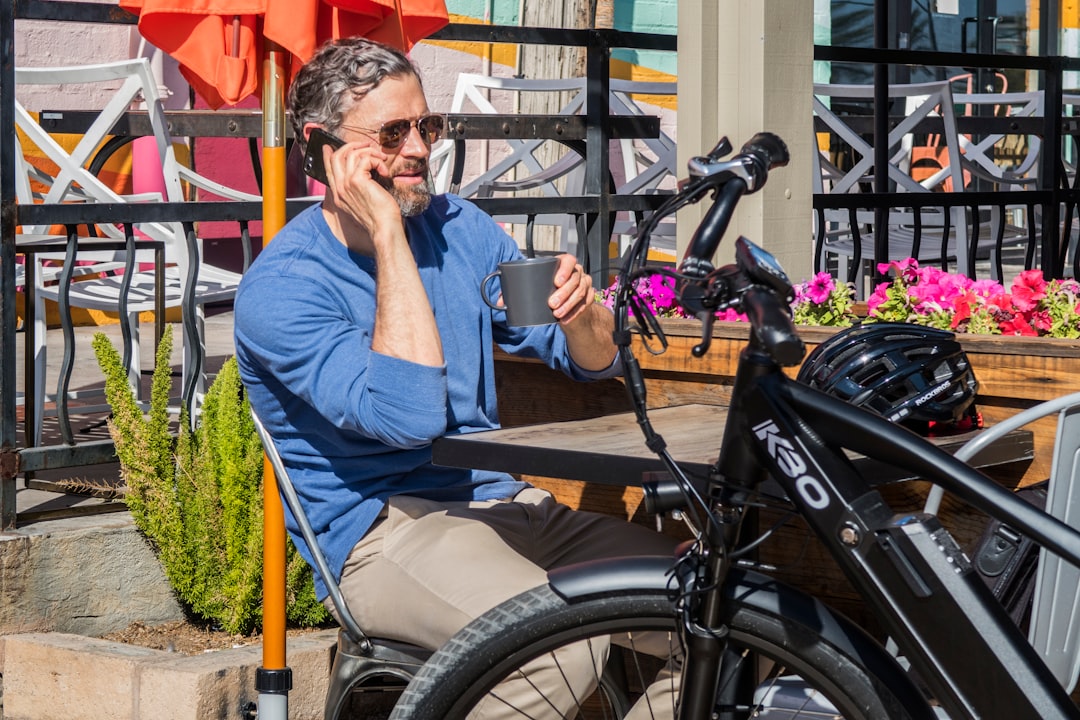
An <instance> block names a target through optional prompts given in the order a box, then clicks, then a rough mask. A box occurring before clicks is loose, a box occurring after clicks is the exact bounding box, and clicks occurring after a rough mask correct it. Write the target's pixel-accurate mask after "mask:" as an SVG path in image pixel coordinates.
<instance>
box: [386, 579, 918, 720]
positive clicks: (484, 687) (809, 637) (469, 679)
mask: <svg viewBox="0 0 1080 720" xmlns="http://www.w3.org/2000/svg"><path fill="white" fill-rule="evenodd" d="M725 620H726V623H727V624H728V626H729V627H730V641H731V643H732V647H733V649H737V650H740V651H748V652H749V653H750V655H749V656H748V657H752V658H754V659H755V660H757V661H758V664H756V665H755V666H754V667H755V670H756V671H761V670H763V669H765V668H766V665H769V666H774V667H775V668H785V670H780V671H773V672H771V673H769V674H767V675H766V676H765V677H766V678H768V677H771V676H775V677H773V680H774V681H776V684H774V685H773V686H772V688H770V687H769V686H768V685H767V684H762V685H758V686H757V692H756V693H755V697H758V696H761V697H769V698H771V701H770V702H771V703H772V704H770V705H768V706H765V708H767V712H765V714H761V715H754V714H753V709H752V708H751V707H744V708H730V707H729V708H728V710H729V711H730V713H729V715H724V717H727V716H731V717H761V718H766V719H767V718H775V719H777V720H780V719H781V718H782V719H783V720H796V719H797V718H803V717H806V718H811V717H813V718H819V717H823V716H822V715H818V714H811V713H810V711H809V709H807V710H803V711H800V710H799V709H798V708H794V709H788V710H781V709H779V707H778V705H777V703H779V702H780V700H781V698H779V697H778V696H777V694H776V693H777V692H781V693H782V692H783V689H784V688H786V689H787V690H794V692H795V693H796V694H797V695H799V696H800V697H802V698H804V700H803V702H807V703H809V702H810V701H807V700H805V698H806V697H809V696H810V692H806V691H807V689H808V688H809V689H811V690H812V691H813V692H820V693H821V694H822V695H824V697H826V698H828V701H829V703H831V704H832V705H833V706H835V707H836V708H839V709H840V712H838V713H835V714H830V715H828V717H843V718H848V719H849V720H908V719H909V718H911V717H912V714H909V712H908V710H907V709H906V708H905V706H904V703H903V702H901V700H899V699H898V698H897V697H896V696H895V695H894V694H893V691H892V690H891V689H890V683H892V682H893V681H894V679H890V678H880V677H876V676H874V675H873V674H871V673H870V672H868V671H867V670H866V669H865V668H864V667H863V666H862V665H861V664H860V663H859V662H858V660H856V659H855V658H853V657H851V656H850V655H849V654H847V653H846V652H845V651H844V650H843V649H841V645H842V643H838V644H834V643H832V642H830V641H829V639H828V638H824V637H822V636H821V635H820V633H819V632H818V631H815V630H814V629H812V628H810V627H807V626H804V625H800V624H799V623H798V622H796V621H794V620H792V619H791V618H788V617H784V616H781V615H778V614H775V613H770V612H768V611H767V610H765V609H762V608H759V607H754V606H752V605H751V604H748V603H745V602H743V601H742V600H740V599H738V598H733V599H732V600H731V601H730V602H729V603H728V612H727V617H726V618H725ZM657 630H659V631H662V632H672V633H673V632H674V630H675V614H674V612H673V606H672V602H671V600H670V598H669V597H668V596H667V595H666V593H664V592H661V591H656V590H653V591H648V592H642V593H638V594H622V595H619V596H599V597H591V598H586V599H581V600H576V601H574V602H567V601H566V600H565V599H563V598H562V597H560V596H559V595H558V594H556V593H555V592H554V591H553V590H552V589H551V588H550V587H549V586H542V587H539V588H535V589H533V590H530V591H528V592H526V593H523V594H521V595H519V596H517V597H515V598H512V599H511V600H508V601H507V602H505V603H503V604H502V605H500V606H498V607H497V608H495V609H494V610H492V611H491V612H489V613H487V614H485V615H484V616H482V617H480V618H478V619H477V620H476V621H474V622H472V623H470V624H469V625H468V626H466V627H465V628H464V629H463V630H462V631H461V632H459V633H458V634H457V635H455V636H454V637H453V638H451V640H450V641H449V642H448V643H447V644H446V645H444V646H443V647H442V648H441V649H440V650H439V651H438V652H436V653H435V654H434V655H433V656H432V657H431V659H430V660H429V661H428V662H427V663H426V664H425V665H424V667H423V668H422V669H421V670H420V672H419V673H418V674H417V675H416V676H415V677H414V678H413V680H412V682H411V683H410V684H409V686H408V688H407V689H406V691H405V692H404V693H403V695H402V696H401V698H400V700H399V701H398V703H397V705H396V706H395V709H394V712H393V714H392V715H391V720H457V719H459V718H464V717H466V716H467V715H468V714H469V712H470V711H471V710H472V709H473V708H474V706H475V705H476V704H477V703H478V702H479V701H480V700H481V699H483V698H484V697H486V696H487V695H488V692H489V691H490V690H491V688H492V687H494V686H495V685H497V684H498V683H499V681H500V680H502V679H503V678H505V677H507V676H508V675H510V674H513V673H515V671H516V670H517V669H518V668H519V667H520V666H521V664H522V663H523V662H524V661H527V660H529V659H531V658H534V657H537V656H539V655H543V654H546V653H549V652H551V651H552V650H555V649H557V648H561V647H564V645H565V644H566V643H567V642H568V641H581V639H583V638H601V637H603V636H607V635H610V634H613V633H619V632H638V631H657ZM676 642H677V641H676ZM623 655H625V653H623ZM640 659H641V658H640V656H639V655H637V654H633V653H632V654H631V662H630V663H629V664H630V665H631V666H633V665H635V664H636V663H637V662H638V661H639V660H640ZM766 661H767V662H766ZM787 669H790V670H791V671H794V672H797V673H798V675H800V676H802V680H803V682H802V683H800V682H799V681H797V680H796V679H794V678H791V677H789V675H790V673H789V672H788V671H787ZM633 679H634V680H636V682H637V686H638V687H639V688H641V687H647V685H648V683H649V682H650V680H649V679H648V678H642V677H639V678H633ZM594 685H595V686H596V687H601V688H602V687H603V683H602V682H601V681H600V678H599V676H597V677H596V682H595V683H590V689H591V690H595V688H594V687H593V686H594ZM814 697H815V698H816V697H819V696H814ZM575 702H576V707H575V708H572V709H571V710H570V711H569V712H566V713H562V712H556V711H549V712H545V713H536V712H535V710H534V711H531V712H530V713H528V714H522V715H517V714H514V713H513V712H511V711H509V710H508V711H507V713H506V717H536V718H539V717H544V718H547V717H580V718H585V719H587V718H590V717H606V718H609V717H621V715H619V714H618V713H614V712H611V711H610V709H609V708H607V707H606V704H605V703H604V698H603V697H601V698H599V699H597V698H596V697H593V698H591V699H587V698H577V699H575ZM590 702H591V703H592V704H593V705H601V706H604V707H603V708H601V709H603V710H605V713H604V714H596V715H590V714H587V713H586V709H587V708H589V707H591V706H590V705H589V703H590ZM807 707H809V705H808V706H807ZM818 707H819V708H820V707H821V706H818ZM648 709H649V710H653V711H654V713H655V714H654V717H668V718H670V717H673V712H672V710H671V709H670V708H651V707H650V708H648ZM575 713H576V714H575Z"/></svg>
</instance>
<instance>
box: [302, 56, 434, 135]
mask: <svg viewBox="0 0 1080 720" xmlns="http://www.w3.org/2000/svg"><path fill="white" fill-rule="evenodd" d="M405 75H412V76H413V77H415V78H416V80H417V82H419V81H420V73H419V72H418V71H417V69H416V66H414V65H413V64H412V61H410V60H409V58H408V57H406V56H405V55H404V53H402V52H401V51H399V50H397V49H396V48H393V47H390V46H389V45H383V44H382V43H378V42H375V41H373V40H368V39H366V38H343V39H340V40H331V41H329V42H327V43H325V44H324V45H323V46H322V47H320V48H319V49H318V50H317V51H316V52H315V55H314V56H313V57H312V58H311V60H309V61H308V62H307V63H306V64H305V65H304V66H303V67H302V68H300V72H299V73H297V75H296V79H295V80H293V83H292V87H291V88H289V109H290V110H291V111H292V119H291V122H292V126H293V133H294V137H295V138H296V140H297V141H298V142H299V143H300V147H301V148H303V147H305V146H306V145H307V141H306V138H305V137H304V125H306V124H308V123H315V124H316V125H320V126H322V127H324V128H326V130H327V131H328V132H331V133H333V132H334V131H335V130H337V129H338V127H340V126H341V123H342V121H343V120H344V117H345V115H346V114H347V113H348V112H349V110H351V109H352V107H353V105H354V104H355V103H356V102H357V101H358V100H360V99H361V98H363V97H364V96H365V95H366V94H367V93H369V92H371V91H372V90H374V89H375V88H376V87H378V86H379V83H381V82H382V81H383V80H385V79H386V78H388V77H401V76H405Z"/></svg>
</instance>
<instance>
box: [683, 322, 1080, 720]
mask: <svg viewBox="0 0 1080 720" xmlns="http://www.w3.org/2000/svg"><path fill="white" fill-rule="evenodd" d="M723 447H724V450H723V451H722V453H721V457H720V460H719V462H718V464H717V466H716V468H715V470H716V476H715V477H714V480H713V487H712V490H713V492H715V493H717V494H718V495H719V496H720V497H721V498H724V497H730V496H731V494H732V488H733V486H734V487H735V488H742V489H744V490H751V489H752V488H753V487H756V485H757V484H758V483H760V482H761V481H762V480H763V479H764V477H765V474H766V473H767V474H769V475H771V476H772V477H773V478H774V479H775V480H776V481H777V482H778V483H779V484H780V485H781V487H783V488H784V490H785V492H786V493H787V496H788V497H789V499H790V500H791V501H792V502H793V503H794V504H795V506H796V507H797V508H798V510H799V511H800V514H801V515H802V517H804V518H805V519H806V521H807V523H808V524H809V526H810V527H811V528H812V529H813V530H814V531H815V533H816V535H817V536H818V537H819V538H820V539H821V540H822V542H823V543H824V544H825V546H826V547H827V548H828V549H829V551H830V552H831V554H832V556H833V557H834V558H835V559H836V561H837V563H838V564H839V565H840V567H841V569H842V570H843V571H844V573H845V574H846V575H847V577H848V578H849V579H850V580H851V582H852V584H853V585H854V586H855V588H856V589H857V590H858V591H859V592H860V594H861V596H862V597H863V598H864V599H865V600H866V602H867V603H868V604H869V605H870V607H871V609H872V611H873V612H874V614H875V615H876V616H877V617H878V618H879V619H880V620H881V621H882V622H883V624H884V626H885V627H886V629H887V630H888V632H889V633H890V634H891V635H892V637H893V638H895V639H896V641H897V643H898V645H899V647H900V649H901V650H902V651H903V653H904V655H905V656H906V657H907V658H908V659H909V660H910V662H911V664H912V666H913V667H914V668H915V669H916V670H918V672H919V674H920V677H921V679H922V681H923V682H924V683H925V684H926V685H927V686H928V687H929V688H930V689H931V690H932V691H933V693H934V694H935V696H936V697H937V699H938V700H939V702H940V703H941V705H942V706H943V707H944V708H945V709H946V710H947V711H948V713H949V716H950V717H951V718H953V720H958V719H959V718H961V717H970V718H976V717H1016V718H1020V717H1025V718H1027V717H1031V718H1034V717H1038V718H1044V719H1046V718H1075V717H1078V716H1080V714H1078V712H1077V708H1076V707H1075V705H1073V703H1072V702H1071V700H1070V699H1069V697H1068V695H1067V694H1066V693H1065V691H1064V689H1063V688H1062V687H1061V685H1060V684H1059V683H1058V682H1057V680H1056V679H1055V678H1054V677H1053V675H1052V674H1051V673H1050V671H1049V670H1048V669H1047V668H1046V666H1045V665H1044V664H1043V662H1042V660H1041V659H1040V658H1039V656H1038V654H1037V653H1036V652H1035V651H1034V649H1033V648H1032V647H1031V645H1030V644H1029V643H1028V641H1027V639H1026V638H1025V637H1024V636H1023V634H1022V633H1021V632H1020V630H1019V629H1018V628H1017V627H1016V625H1015V624H1014V623H1013V622H1012V621H1011V620H1010V619H1009V617H1008V615H1007V614H1006V613H1005V611H1004V610H1003V609H1002V607H1001V605H1000V604H999V603H998V601H997V600H996V599H995V598H994V597H993V596H992V594H991V593H990V592H989V590H988V589H987V588H986V586H985V585H984V584H983V583H981V582H980V581H979V580H978V578H977V577H976V576H975V575H974V574H973V573H972V572H971V566H970V563H969V561H968V559H967V557H966V556H965V555H964V553H963V552H962V551H961V550H960V548H959V547H958V546H957V545H956V543H955V541H954V540H953V539H952V537H951V536H950V535H949V533H948V532H947V531H946V530H945V529H944V528H942V526H941V524H940V522H939V521H938V519H937V518H936V516H933V515H926V514H923V513H904V514H899V515H897V514H894V513H893V511H892V510H891V509H890V508H888V507H887V506H886V504H885V502H884V500H883V498H882V497H881V495H880V493H878V492H877V491H876V490H874V489H873V488H871V487H870V486H869V484H868V483H867V482H866V481H865V480H864V479H863V478H862V477H861V476H860V475H859V474H858V472H857V471H856V470H855V469H854V468H853V466H852V465H851V463H850V462H849V461H848V460H847V458H846V456H845V455H844V453H843V449H844V448H846V449H850V450H854V451H856V452H859V453H862V454H864V455H867V456H871V457H874V458H876V459H880V460H885V461H889V462H892V463H894V464H895V465H898V466H901V467H904V468H906V469H908V470H910V471H912V472H913V473H915V474H917V475H918V476H920V477H924V478H926V479H928V480H931V481H933V482H935V483H939V484H940V485H941V486H942V487H943V488H945V490H946V491H949V492H954V493H956V494H957V495H959V496H960V497H962V498H963V499H964V500H966V501H968V502H970V503H971V504H972V505H974V506H975V507H978V508H979V509H980V510H983V511H985V512H987V513H989V514H991V515H996V516H999V517H1009V518H1010V523H1011V524H1012V525H1013V526H1015V527H1017V528H1019V529H1020V530H1021V531H1022V532H1025V533H1028V534H1030V535H1031V536H1032V537H1033V538H1035V539H1036V540H1037V541H1038V542H1039V543H1041V544H1043V545H1044V546H1045V547H1047V548H1049V549H1050V550H1052V551H1053V552H1055V553H1057V554H1059V555H1061V556H1062V557H1064V558H1066V559H1067V560H1069V561H1070V562H1073V563H1080V532H1077V531H1076V530H1074V529H1072V528H1070V527H1069V526H1067V525H1065V524H1063V523H1061V522H1059V521H1057V520H1055V519H1054V518H1052V517H1050V516H1048V515H1047V514H1046V513H1044V512H1042V511H1040V510H1037V509H1036V508H1034V507H1033V506H1031V505H1029V504H1028V503H1026V502H1024V501H1022V500H1020V499H1018V498H1016V497H1014V496H1013V494H1012V493H1010V492H1008V491H1007V490H1005V489H1003V488H1001V487H999V486H998V485H997V484H996V483H994V482H993V481H992V480H990V479H989V478H987V477H986V476H984V475H983V474H981V473H980V472H978V471H976V470H974V469H972V468H971V467H969V466H968V465H966V464H964V463H962V462H960V461H958V460H956V459H955V458H953V457H952V456H951V455H949V454H948V453H946V452H944V451H942V450H940V449H938V448H936V447H934V446H933V445H932V444H930V443H928V442H926V441H925V440H923V439H922V438H920V437H919V436H917V435H916V434H914V433H912V432H910V431H908V430H906V429H904V428H901V427H899V426H897V425H894V424H892V423H890V422H888V421H886V420H884V419H882V418H880V417H878V416H876V415H873V414H871V413H869V412H867V411H864V410H860V409H858V408H855V407H853V406H851V405H849V404H847V403H844V402H842V401H840V400H837V399H835V398H832V397H830V396H827V395H825V394H824V393H821V392H819V391H816V390H813V389H811V388H808V387H806V386H804V385H801V384H799V383H796V382H794V381H792V380H790V379H789V378H788V377H787V376H785V375H784V374H783V373H782V372H781V370H780V368H779V366H778V365H777V364H776V363H775V361H773V360H772V358H771V357H770V356H769V355H768V353H767V352H765V350H764V348H762V347H760V345H759V343H757V342H756V335H755V334H754V333H751V340H750V343H749V344H748V346H747V348H746V349H745V350H744V351H743V353H742V356H741V358H740V363H739V369H738V371H737V374H736V379H735V386H734V388H733V393H732V404H731V409H730V411H729V414H728V421H727V427H726V428H725V434H724V444H723ZM718 571H719V572H720V573H723V572H725V570H724V568H722V567H720V568H718ZM712 579H713V580H721V581H722V580H723V575H720V576H719V577H716V578H712ZM691 654H692V653H691ZM695 661H696V660H695V658H693V657H690V658H688V660H687V663H688V664H690V663H692V662H695ZM684 672H686V671H684ZM707 674H708V673H707V672H704V673H702V672H701V671H700V670H698V669H695V670H692V671H691V672H689V673H686V677H687V678H688V679H690V680H692V679H693V678H694V677H700V676H704V675H707ZM692 693H693V690H692V689H691V688H686V687H685V686H684V697H692Z"/></svg>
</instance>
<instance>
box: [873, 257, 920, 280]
mask: <svg viewBox="0 0 1080 720" xmlns="http://www.w3.org/2000/svg"><path fill="white" fill-rule="evenodd" d="M877 269H878V272H879V273H881V274H882V275H888V274H889V272H890V271H892V272H893V275H894V276H895V277H902V278H904V279H905V280H907V281H909V282H910V281H911V280H912V279H914V277H915V271H916V270H918V269H919V261H918V260H916V259H915V258H906V259H904V260H890V261H889V262H887V263H878V266H877Z"/></svg>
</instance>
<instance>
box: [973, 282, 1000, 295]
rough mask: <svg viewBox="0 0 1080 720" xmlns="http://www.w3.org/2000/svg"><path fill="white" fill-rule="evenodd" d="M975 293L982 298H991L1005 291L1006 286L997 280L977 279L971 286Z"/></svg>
mask: <svg viewBox="0 0 1080 720" xmlns="http://www.w3.org/2000/svg"><path fill="white" fill-rule="evenodd" d="M969 289H970V290H971V291H972V292H973V293H975V294H976V295H978V296H979V297H982V298H989V297H993V296H994V295H997V294H998V293H1002V292H1005V288H1004V287H1003V286H1002V285H1001V283H999V282H998V281H996V280H975V281H973V282H972V283H971V286H970V288H969Z"/></svg>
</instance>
